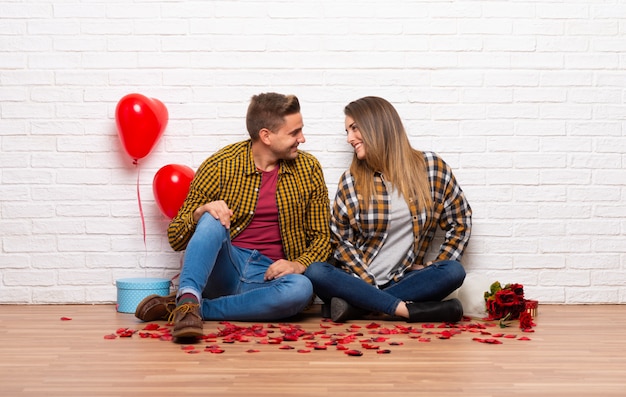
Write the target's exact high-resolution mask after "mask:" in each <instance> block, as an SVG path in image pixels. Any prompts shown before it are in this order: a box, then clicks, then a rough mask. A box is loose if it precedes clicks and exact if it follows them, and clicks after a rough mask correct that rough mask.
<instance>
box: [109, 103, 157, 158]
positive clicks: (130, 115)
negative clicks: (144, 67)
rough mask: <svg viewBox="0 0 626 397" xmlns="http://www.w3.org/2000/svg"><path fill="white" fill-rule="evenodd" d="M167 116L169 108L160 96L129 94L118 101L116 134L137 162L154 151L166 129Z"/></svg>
mask: <svg viewBox="0 0 626 397" xmlns="http://www.w3.org/2000/svg"><path fill="white" fill-rule="evenodd" d="M167 119H168V114H167V108H166V107H165V105H163V103H162V102H161V101H159V100H158V99H154V98H148V97H145V96H143V95H141V94H128V95H126V96H124V97H123V98H122V99H120V101H119V102H118V103H117V107H116V108H115V122H116V124H117V133H118V135H119V137H120V140H121V141H122V146H123V147H124V150H125V151H126V153H128V155H129V156H130V157H131V158H132V159H133V160H135V162H136V161H137V160H139V159H142V158H144V157H146V156H147V155H148V154H149V153H150V152H151V151H152V149H153V148H154V145H155V144H156V142H157V141H158V140H159V138H160V137H161V135H162V134H163V130H165V126H166V125H167Z"/></svg>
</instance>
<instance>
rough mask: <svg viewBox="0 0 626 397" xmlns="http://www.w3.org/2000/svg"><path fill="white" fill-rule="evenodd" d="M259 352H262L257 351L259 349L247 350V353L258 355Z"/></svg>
mask: <svg viewBox="0 0 626 397" xmlns="http://www.w3.org/2000/svg"><path fill="white" fill-rule="evenodd" d="M258 352H260V350H257V349H248V350H246V353H258Z"/></svg>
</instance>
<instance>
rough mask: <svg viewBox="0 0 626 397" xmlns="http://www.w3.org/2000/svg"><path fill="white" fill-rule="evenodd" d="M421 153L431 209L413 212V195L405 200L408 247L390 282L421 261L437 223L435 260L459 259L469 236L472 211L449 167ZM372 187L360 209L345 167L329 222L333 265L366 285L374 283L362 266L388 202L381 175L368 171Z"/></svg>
mask: <svg viewBox="0 0 626 397" xmlns="http://www.w3.org/2000/svg"><path fill="white" fill-rule="evenodd" d="M424 156H425V159H426V168H427V172H428V179H429V182H430V189H431V193H432V197H433V201H434V208H433V212H427V211H420V212H418V209H417V203H416V202H415V200H409V202H408V204H409V211H410V212H411V216H412V220H413V235H414V239H413V246H412V247H411V248H410V249H409V251H408V252H407V253H406V255H405V256H404V259H403V261H402V264H401V266H399V268H398V269H397V270H396V271H395V273H393V274H392V278H393V279H394V280H396V281H397V280H398V279H399V278H401V277H402V275H403V274H404V273H405V271H406V270H407V269H408V268H409V267H411V266H412V265H413V264H420V265H421V264H423V261H424V256H425V254H426V252H427V251H428V248H429V246H430V243H431V242H432V240H433V237H434V235H435V232H436V230H437V226H439V227H440V228H441V229H442V230H443V231H444V232H445V236H444V241H443V243H442V244H441V247H440V248H439V253H438V255H437V258H436V259H435V261H441V260H446V259H452V260H460V259H461V256H462V255H463V250H464V249H465V246H466V245H467V243H468V241H469V238H470V231H471V224H472V210H471V208H470V206H469V203H468V202H467V200H466V199H465V195H464V193H463V191H462V190H461V188H460V186H459V185H458V184H457V183H456V180H455V178H454V175H453V174H452V170H451V169H450V167H449V166H448V165H447V164H446V163H445V162H444V161H443V160H442V159H441V158H439V157H438V156H437V155H435V154H434V153H431V152H426V153H424ZM374 187H375V190H376V200H374V201H373V202H371V204H370V206H369V210H368V211H367V212H366V211H365V210H364V209H363V204H362V200H363V197H361V196H360V195H359V194H358V193H357V192H356V190H355V186H354V178H353V176H352V174H351V173H350V171H346V172H345V173H344V174H343V175H342V176H341V178H340V180H339V186H338V190H337V195H336V197H335V201H334V203H333V206H332V209H331V221H330V226H331V233H332V234H331V243H332V245H333V247H334V254H333V259H334V262H335V264H336V265H337V266H340V267H342V268H344V269H345V270H346V271H348V272H351V273H354V274H356V275H358V276H359V277H361V278H362V279H363V280H365V281H367V282H368V283H370V284H372V285H376V282H375V280H374V277H373V276H372V275H371V274H370V273H369V272H368V270H367V268H368V265H369V264H370V263H371V261H372V260H373V259H374V257H375V256H376V255H377V254H378V252H379V250H380V247H382V245H383V244H384V243H385V240H386V239H387V235H388V233H387V229H388V223H389V211H390V203H391V199H390V198H389V193H388V191H387V188H386V186H385V183H384V177H383V175H381V174H379V173H377V174H375V175H374Z"/></svg>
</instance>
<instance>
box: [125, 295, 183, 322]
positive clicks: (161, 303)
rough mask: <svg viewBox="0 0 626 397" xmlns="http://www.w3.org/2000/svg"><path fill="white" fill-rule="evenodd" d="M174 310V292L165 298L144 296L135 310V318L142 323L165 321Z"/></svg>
mask: <svg viewBox="0 0 626 397" xmlns="http://www.w3.org/2000/svg"><path fill="white" fill-rule="evenodd" d="M174 308H176V292H173V293H171V294H169V295H167V296H159V295H150V296H146V297H145V298H144V299H143V300H142V301H141V302H139V304H138V305H137V308H136V309H135V317H137V318H138V319H140V320H142V321H158V320H167V319H168V318H169V315H170V313H171V312H172V310H174Z"/></svg>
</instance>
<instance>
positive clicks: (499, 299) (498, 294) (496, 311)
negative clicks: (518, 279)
mask: <svg viewBox="0 0 626 397" xmlns="http://www.w3.org/2000/svg"><path fill="white" fill-rule="evenodd" d="M485 305H486V308H487V313H488V318H487V319H488V320H500V319H505V320H517V319H518V318H519V316H520V314H521V313H523V312H525V311H526V300H525V299H524V286H523V285H521V284H506V285H505V286H504V287H502V285H501V284H500V282H499V281H496V282H495V283H493V284H491V287H490V288H489V291H486V292H485Z"/></svg>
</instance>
